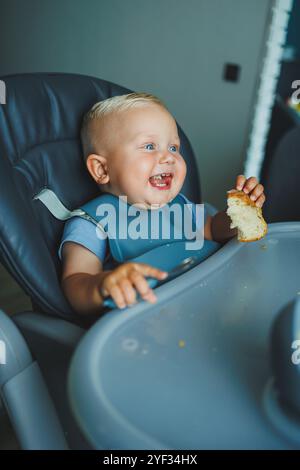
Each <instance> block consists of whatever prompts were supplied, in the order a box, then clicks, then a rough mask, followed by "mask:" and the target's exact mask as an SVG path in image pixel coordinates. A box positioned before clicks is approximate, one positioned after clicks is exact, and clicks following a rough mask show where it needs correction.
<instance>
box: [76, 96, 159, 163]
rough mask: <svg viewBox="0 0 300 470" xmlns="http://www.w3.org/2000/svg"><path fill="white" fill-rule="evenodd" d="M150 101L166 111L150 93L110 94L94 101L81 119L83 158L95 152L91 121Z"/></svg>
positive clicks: (99, 119)
mask: <svg viewBox="0 0 300 470" xmlns="http://www.w3.org/2000/svg"><path fill="white" fill-rule="evenodd" d="M151 103H154V104H157V105H159V106H162V107H163V108H164V109H166V110H167V111H168V109H167V107H166V106H165V104H164V103H163V102H162V101H161V100H160V99H159V98H157V96H154V95H151V94H150V93H129V94H127V95H118V96H112V97H111V98H107V99H106V100H103V101H99V102H98V103H95V104H94V105H93V106H92V107H91V109H89V110H88V111H87V113H86V114H85V115H84V117H83V120H82V126H81V132H80V136H81V144H82V150H83V155H84V159H86V158H87V157H88V156H89V155H90V154H91V153H97V151H96V143H95V139H94V138H93V131H92V123H93V122H95V121H96V120H97V121H101V120H102V119H104V118H105V117H106V116H108V115H109V114H112V113H116V112H121V111H126V110H128V109H130V108H135V107H138V106H143V105H147V104H151Z"/></svg>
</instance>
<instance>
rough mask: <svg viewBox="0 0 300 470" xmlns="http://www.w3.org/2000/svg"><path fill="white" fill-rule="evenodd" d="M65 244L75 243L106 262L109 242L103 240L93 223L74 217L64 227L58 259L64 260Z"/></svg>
mask: <svg viewBox="0 0 300 470" xmlns="http://www.w3.org/2000/svg"><path fill="white" fill-rule="evenodd" d="M65 242H75V243H79V244H80V245H82V246H84V247H85V248H87V249H88V250H90V251H92V252H93V253H94V254H95V255H96V256H97V257H98V258H99V259H100V261H102V262H103V261H104V258H105V254H106V248H107V240H106V238H101V237H100V236H99V232H98V231H97V227H96V225H95V224H93V222H90V221H89V220H86V219H83V218H82V217H72V218H71V219H69V220H68V221H67V222H66V223H65V226H64V231H63V236H62V239H61V242H60V245H59V249H58V257H59V259H60V260H61V259H62V247H63V244H64V243H65Z"/></svg>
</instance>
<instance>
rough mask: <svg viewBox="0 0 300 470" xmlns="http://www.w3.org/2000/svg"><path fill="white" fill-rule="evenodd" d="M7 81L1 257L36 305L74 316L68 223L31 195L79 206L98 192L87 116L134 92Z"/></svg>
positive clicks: (192, 194) (69, 79)
mask: <svg viewBox="0 0 300 470" xmlns="http://www.w3.org/2000/svg"><path fill="white" fill-rule="evenodd" d="M2 80H3V81H4V82H5V85H6V104H3V105H0V217H1V220H0V257H1V260H2V262H3V264H4V265H5V266H6V267H7V269H8V270H9V271H10V273H11V274H12V275H13V277H14V278H15V279H16V280H17V282H18V283H19V284H20V285H21V287H22V288H23V289H24V290H25V291H26V292H27V294H28V295H29V296H30V298H31V300H32V302H33V305H34V307H35V308H36V309H37V308H38V309H39V310H40V311H42V312H44V313H48V314H56V315H59V316H62V317H65V318H72V317H73V318H74V312H73V310H72V308H71V306H70V305H69V303H68V302H67V301H66V299H65V297H64V295H63V293H62V290H61V288H60V282H59V280H60V275H61V266H60V262H59V260H58V257H57V247H58V243H59V240H60V238H61V235H62V230H63V223H62V222H61V221H59V220H56V219H55V218H54V217H53V216H52V215H51V214H50V213H49V212H48V210H47V209H46V208H45V207H44V206H43V205H42V203H41V202H40V201H33V199H32V198H33V196H34V195H35V194H37V193H38V192H39V191H40V190H41V189H42V188H43V187H45V186H47V187H49V188H50V189H52V190H53V191H55V193H56V194H57V195H58V197H59V198H60V199H61V201H62V202H63V204H65V206H67V207H68V208H70V209H74V208H76V207H77V206H79V205H81V204H83V203H85V202H86V201H88V200H89V199H91V198H93V197H96V196H97V194H99V189H98V187H97V185H96V184H95V183H94V181H93V180H92V178H91V177H90V176H89V174H88V172H87V170H86V168H85V166H84V163H83V159H82V152H81V145H80V139H79V130H80V124H81V120H82V116H83V114H84V112H86V111H87V110H88V109H89V108H90V107H91V106H92V105H93V104H94V103H95V102H97V101H100V100H104V99H106V98H109V97H111V96H115V95H123V94H127V93H130V92H131V90H128V89H127V88H124V87H121V86H119V85H116V84H114V83H110V82H107V81H104V80H100V79H98V78H94V77H88V76H83V75H74V74H60V73H34V74H22V75H11V76H6V77H2ZM179 133H180V137H181V142H182V154H183V156H184V158H185V159H186V162H187V166H188V174H187V178H186V181H185V185H184V187H183V193H184V194H185V195H186V196H187V197H189V198H190V199H192V200H194V201H195V202H200V186H199V183H198V176H197V171H196V163H195V158H194V154H193V151H192V148H191V146H190V144H189V142H188V139H187V138H186V137H185V135H184V133H183V132H182V131H181V130H180V129H179Z"/></svg>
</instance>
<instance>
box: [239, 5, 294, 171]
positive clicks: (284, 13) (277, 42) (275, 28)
mask: <svg viewBox="0 0 300 470" xmlns="http://www.w3.org/2000/svg"><path fill="white" fill-rule="evenodd" d="M292 6H293V0H274V1H273V7H272V14H271V21H270V27H269V31H268V33H267V42H266V46H265V47H266V51H265V57H264V60H263V64H262V70H261V74H260V79H259V86H258V91H257V96H256V104H255V112H254V118H253V121H252V126H251V131H250V142H249V147H248V150H247V156H246V162H245V169H244V174H245V176H246V177H247V178H248V177H249V176H256V177H257V178H259V176H260V170H261V167H262V163H263V160H264V154H265V147H266V142H267V136H268V132H269V128H270V121H271V114H272V108H273V105H274V100H275V91H276V86H277V82H278V77H279V74H280V68H281V59H282V55H283V50H284V45H285V41H286V35H287V26H288V21H289V17H290V12H291V9H292Z"/></svg>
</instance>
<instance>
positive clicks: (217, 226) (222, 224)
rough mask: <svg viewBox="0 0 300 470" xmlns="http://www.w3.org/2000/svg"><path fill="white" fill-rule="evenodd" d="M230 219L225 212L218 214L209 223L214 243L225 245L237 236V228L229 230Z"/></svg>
mask: <svg viewBox="0 0 300 470" xmlns="http://www.w3.org/2000/svg"><path fill="white" fill-rule="evenodd" d="M230 224H231V219H230V217H229V216H228V215H227V214H226V210H224V211H220V212H218V213H217V214H216V215H215V216H214V217H213V218H212V221H211V233H212V238H213V240H215V241H216V242H219V243H226V242H227V241H228V240H230V239H231V238H233V237H235V236H236V235H237V228H230Z"/></svg>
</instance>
